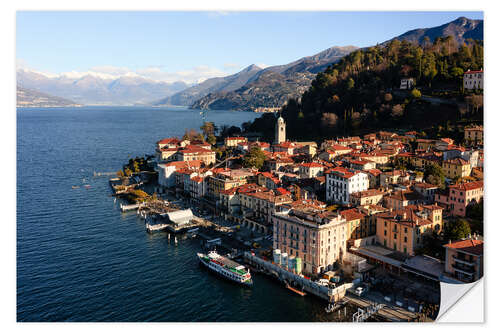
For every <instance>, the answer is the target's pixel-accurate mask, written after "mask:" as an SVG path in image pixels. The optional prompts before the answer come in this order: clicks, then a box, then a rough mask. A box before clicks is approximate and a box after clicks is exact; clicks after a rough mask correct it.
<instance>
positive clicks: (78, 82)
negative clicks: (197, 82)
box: [16, 69, 188, 105]
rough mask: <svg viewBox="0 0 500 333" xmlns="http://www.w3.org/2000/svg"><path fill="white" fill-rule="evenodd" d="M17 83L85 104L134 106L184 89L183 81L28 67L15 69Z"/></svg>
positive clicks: (148, 102)
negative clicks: (63, 72)
mask: <svg viewBox="0 0 500 333" xmlns="http://www.w3.org/2000/svg"><path fill="white" fill-rule="evenodd" d="M16 74H17V85H18V86H20V87H22V88H25V89H32V90H37V91H39V92H43V93H46V94H50V95H54V96H64V98H67V99H71V100H73V101H75V102H76V103H79V104H86V105H135V104H150V103H151V101H153V100H157V99H160V98H162V97H165V96H170V95H172V94H174V93H176V92H178V91H181V90H184V89H186V88H187V87H188V85H187V84H186V83H184V82H174V83H166V82H161V81H153V80H149V79H146V78H143V77H140V76H121V77H118V78H116V79H107V78H101V77H99V76H95V75H91V74H88V75H85V76H83V77H80V78H71V77H68V76H65V75H60V76H55V77H49V76H47V75H44V74H41V73H38V72H35V71H31V70H27V69H18V70H17V73H16Z"/></svg>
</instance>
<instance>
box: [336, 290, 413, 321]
mask: <svg viewBox="0 0 500 333" xmlns="http://www.w3.org/2000/svg"><path fill="white" fill-rule="evenodd" d="M345 298H346V300H347V301H348V302H349V303H350V304H353V305H355V306H357V307H358V308H361V309H368V308H370V307H372V306H373V302H371V301H369V300H367V299H364V298H361V297H358V296H351V295H346V296H345ZM377 306H378V308H377V311H376V312H370V316H372V315H377V316H380V317H383V318H384V319H385V320H387V321H393V322H401V321H402V322H407V321H415V320H417V319H418V314H417V313H414V312H411V311H408V310H405V309H402V308H398V307H394V306H391V305H387V304H378V305H377ZM359 313H360V314H358V317H357V319H356V320H359V321H361V320H366V319H367V318H368V317H366V318H365V317H364V315H366V314H367V313H368V312H367V311H365V313H364V315H361V312H359ZM370 316H369V317H370ZM353 320H354V317H353Z"/></svg>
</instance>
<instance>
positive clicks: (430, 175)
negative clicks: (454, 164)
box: [424, 164, 444, 188]
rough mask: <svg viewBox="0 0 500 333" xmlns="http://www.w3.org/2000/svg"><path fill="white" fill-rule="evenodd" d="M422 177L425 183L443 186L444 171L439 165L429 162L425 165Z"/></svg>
mask: <svg viewBox="0 0 500 333" xmlns="http://www.w3.org/2000/svg"><path fill="white" fill-rule="evenodd" d="M424 177H425V181H426V182H427V183H430V184H434V185H437V186H439V187H441V188H444V172H443V169H442V168H441V167H440V166H439V165H437V164H430V165H428V166H426V167H425V172H424Z"/></svg>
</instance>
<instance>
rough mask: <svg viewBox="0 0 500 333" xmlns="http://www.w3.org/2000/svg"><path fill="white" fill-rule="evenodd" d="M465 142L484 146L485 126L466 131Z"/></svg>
mask: <svg viewBox="0 0 500 333" xmlns="http://www.w3.org/2000/svg"><path fill="white" fill-rule="evenodd" d="M464 135H465V137H464V138H465V141H466V142H467V143H468V144H474V145H482V144H483V126H472V127H466V128H465V129H464Z"/></svg>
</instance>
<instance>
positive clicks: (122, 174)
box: [116, 170, 125, 178]
mask: <svg viewBox="0 0 500 333" xmlns="http://www.w3.org/2000/svg"><path fill="white" fill-rule="evenodd" d="M116 175H117V176H118V177H120V178H123V177H124V176H125V174H124V173H123V170H118V171H117V172H116Z"/></svg>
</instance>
